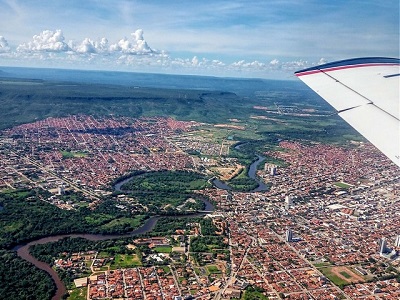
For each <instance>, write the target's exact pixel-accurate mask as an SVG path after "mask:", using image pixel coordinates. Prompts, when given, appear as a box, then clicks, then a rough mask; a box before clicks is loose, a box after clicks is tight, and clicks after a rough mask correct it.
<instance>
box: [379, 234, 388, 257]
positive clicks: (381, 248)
mask: <svg viewBox="0 0 400 300" xmlns="http://www.w3.org/2000/svg"><path fill="white" fill-rule="evenodd" d="M386 244H387V242H386V238H384V237H383V238H381V239H380V241H379V254H385V253H386V252H387V251H388V249H387V245H386Z"/></svg>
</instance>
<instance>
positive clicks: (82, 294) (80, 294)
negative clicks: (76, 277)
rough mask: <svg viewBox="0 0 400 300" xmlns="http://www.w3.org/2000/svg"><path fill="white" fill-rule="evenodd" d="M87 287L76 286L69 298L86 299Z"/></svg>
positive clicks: (68, 299)
mask: <svg viewBox="0 0 400 300" xmlns="http://www.w3.org/2000/svg"><path fill="white" fill-rule="evenodd" d="M87 289H88V288H87V287H81V288H74V289H72V292H70V293H69V296H68V297H67V300H86V298H87Z"/></svg>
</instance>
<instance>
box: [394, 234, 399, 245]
mask: <svg viewBox="0 0 400 300" xmlns="http://www.w3.org/2000/svg"><path fill="white" fill-rule="evenodd" d="M394 246H395V247H400V234H399V235H398V236H397V237H396V241H395V242H394Z"/></svg>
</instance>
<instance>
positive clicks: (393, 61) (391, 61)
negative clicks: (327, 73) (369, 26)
mask: <svg viewBox="0 0 400 300" xmlns="http://www.w3.org/2000/svg"><path fill="white" fill-rule="evenodd" d="M361 65H362V66H368V65H400V59H398V58H392V57H358V58H350V59H345V60H338V61H334V62H330V63H327V64H322V65H318V66H314V67H310V68H306V69H302V70H299V71H296V72H295V73H294V74H295V75H296V76H297V77H299V76H303V75H310V74H315V73H319V72H322V71H323V70H328V69H330V70H336V69H342V68H349V67H357V66H361Z"/></svg>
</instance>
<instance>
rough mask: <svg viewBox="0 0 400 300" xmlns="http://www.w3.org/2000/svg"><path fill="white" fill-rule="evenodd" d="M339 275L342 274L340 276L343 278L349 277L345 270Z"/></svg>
mask: <svg viewBox="0 0 400 300" xmlns="http://www.w3.org/2000/svg"><path fill="white" fill-rule="evenodd" d="M340 275H342V276H343V277H345V278H351V275H350V274H348V273H347V272H345V271H342V272H340Z"/></svg>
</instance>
